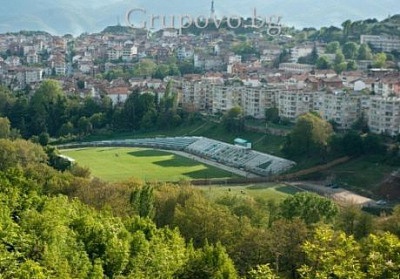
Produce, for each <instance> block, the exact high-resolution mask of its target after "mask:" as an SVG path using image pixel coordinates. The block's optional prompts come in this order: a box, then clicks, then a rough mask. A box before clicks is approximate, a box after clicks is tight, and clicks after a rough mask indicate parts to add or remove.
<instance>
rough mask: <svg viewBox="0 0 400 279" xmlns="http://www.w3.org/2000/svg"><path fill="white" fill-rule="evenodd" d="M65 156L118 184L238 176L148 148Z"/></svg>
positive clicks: (85, 150) (83, 150)
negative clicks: (122, 182)
mask: <svg viewBox="0 0 400 279" xmlns="http://www.w3.org/2000/svg"><path fill="white" fill-rule="evenodd" d="M61 153H62V154H64V155H66V156H69V157H71V158H73V159H75V160H76V161H77V163H78V164H79V165H81V166H86V167H89V168H90V170H91V172H92V175H93V176H95V177H99V178H101V179H104V180H106V181H110V182H116V181H122V180H126V179H129V178H132V177H135V178H140V179H143V180H152V181H153V180H158V181H178V180H180V179H209V178H227V177H235V175H233V174H231V173H229V172H227V171H223V170H220V169H218V168H215V167H212V166H208V165H205V164H203V163H199V162H196V161H194V160H191V159H189V158H185V157H181V156H178V155H175V154H171V153H168V152H165V151H160V150H153V149H144V148H81V149H72V150H62V151H61Z"/></svg>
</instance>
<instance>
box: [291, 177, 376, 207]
mask: <svg viewBox="0 0 400 279" xmlns="http://www.w3.org/2000/svg"><path fill="white" fill-rule="evenodd" d="M287 184H288V185H290V186H295V187H299V188H301V189H304V190H307V191H311V192H315V193H317V194H319V195H321V196H325V197H328V198H331V199H333V200H335V201H337V202H341V203H345V204H355V205H362V206H374V205H376V202H375V201H374V200H373V199H370V198H367V197H364V196H360V195H358V194H356V193H353V192H351V191H348V190H346V189H343V188H337V189H333V188H330V187H326V186H324V185H323V184H322V183H318V182H307V181H304V182H302V181H299V182H288V183H287Z"/></svg>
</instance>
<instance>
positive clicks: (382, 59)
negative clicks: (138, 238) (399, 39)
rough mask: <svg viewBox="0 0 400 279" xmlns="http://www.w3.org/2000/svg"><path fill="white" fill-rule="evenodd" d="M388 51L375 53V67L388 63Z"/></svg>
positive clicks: (381, 66)
mask: <svg viewBox="0 0 400 279" xmlns="http://www.w3.org/2000/svg"><path fill="white" fill-rule="evenodd" d="M386 59H387V57H386V53H384V52H380V53H377V54H375V56H374V64H373V65H374V67H376V68H383V67H385V65H386Z"/></svg>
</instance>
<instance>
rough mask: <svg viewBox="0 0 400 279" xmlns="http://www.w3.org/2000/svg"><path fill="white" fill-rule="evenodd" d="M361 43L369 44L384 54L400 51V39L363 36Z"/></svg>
mask: <svg viewBox="0 0 400 279" xmlns="http://www.w3.org/2000/svg"><path fill="white" fill-rule="evenodd" d="M360 42H361V43H362V44H369V45H371V46H372V47H373V48H374V49H376V50H379V51H383V52H391V51H393V50H397V51H399V50H400V38H398V37H394V36H385V35H382V36H376V35H361V37H360Z"/></svg>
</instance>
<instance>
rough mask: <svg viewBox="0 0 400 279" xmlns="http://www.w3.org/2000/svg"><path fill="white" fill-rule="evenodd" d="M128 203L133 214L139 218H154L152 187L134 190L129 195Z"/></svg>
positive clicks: (146, 186)
mask: <svg viewBox="0 0 400 279" xmlns="http://www.w3.org/2000/svg"><path fill="white" fill-rule="evenodd" d="M130 203H131V205H132V207H133V209H134V212H135V213H136V214H138V215H139V216H140V217H148V218H153V217H154V193H153V187H152V186H151V185H149V184H146V185H145V186H143V187H141V188H140V189H139V188H138V189H135V190H134V191H133V192H132V193H131V197H130Z"/></svg>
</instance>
